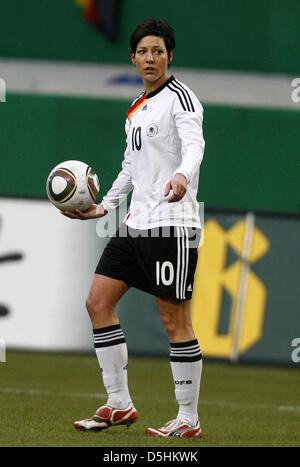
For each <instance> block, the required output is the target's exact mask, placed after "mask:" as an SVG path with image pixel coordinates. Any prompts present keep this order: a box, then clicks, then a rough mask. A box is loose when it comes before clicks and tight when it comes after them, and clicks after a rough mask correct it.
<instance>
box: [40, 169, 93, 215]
mask: <svg viewBox="0 0 300 467" xmlns="http://www.w3.org/2000/svg"><path fill="white" fill-rule="evenodd" d="M99 188H100V185H99V179H98V176H97V174H95V173H94V172H93V170H92V168H91V167H90V166H89V165H88V164H85V162H80V161H65V162H62V163H61V164H58V165H57V166H56V167H54V169H52V170H51V172H50V174H49V177H48V179H47V183H46V191H47V195H48V198H49V200H50V201H51V203H52V204H54V206H55V207H57V208H58V209H60V210H61V211H71V212H72V211H75V209H80V211H85V210H86V209H88V208H89V207H90V206H91V204H93V203H94V202H95V200H96V198H97V195H98V193H99Z"/></svg>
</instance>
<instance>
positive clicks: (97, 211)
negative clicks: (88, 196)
mask: <svg viewBox="0 0 300 467" xmlns="http://www.w3.org/2000/svg"><path fill="white" fill-rule="evenodd" d="M107 212H108V211H107V210H106V209H104V207H103V206H102V204H92V205H91V206H90V207H89V208H88V209H87V210H86V211H84V212H83V211H80V210H79V209H76V210H75V212H70V211H61V213H62V214H63V215H64V216H66V217H69V218H70V219H80V220H82V221H86V220H88V219H98V218H99V217H103V216H105V215H106V214H107Z"/></svg>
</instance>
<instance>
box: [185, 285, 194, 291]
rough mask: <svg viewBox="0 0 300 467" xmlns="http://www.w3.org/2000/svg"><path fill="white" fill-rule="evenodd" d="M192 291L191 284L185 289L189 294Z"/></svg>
mask: <svg viewBox="0 0 300 467" xmlns="http://www.w3.org/2000/svg"><path fill="white" fill-rule="evenodd" d="M192 290H193V289H192V284H190V285H189V286H188V288H187V289H186V291H187V292H191V291H192Z"/></svg>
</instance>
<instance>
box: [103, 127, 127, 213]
mask: <svg viewBox="0 0 300 467" xmlns="http://www.w3.org/2000/svg"><path fill="white" fill-rule="evenodd" d="M125 129H126V134H127V133H128V127H127V122H126V127H125ZM132 189H133V185H132V178H131V167H130V159H129V149H128V142H127V147H126V150H125V153H124V159H123V162H122V170H121V172H120V173H119V175H118V176H117V178H116V180H115V181H114V182H113V184H112V187H111V188H110V190H109V191H108V192H107V194H106V195H105V196H104V197H103V199H102V201H101V204H102V206H103V207H104V209H107V210H110V209H116V208H117V207H118V206H119V205H120V204H121V203H122V201H123V200H124V199H125V198H126V196H127V195H128V194H129V193H130V192H131V191H132Z"/></svg>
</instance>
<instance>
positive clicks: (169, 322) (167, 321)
mask: <svg viewBox="0 0 300 467" xmlns="http://www.w3.org/2000/svg"><path fill="white" fill-rule="evenodd" d="M161 320H162V323H163V325H164V328H165V330H166V332H167V334H168V337H169V339H170V340H172V337H173V336H174V333H175V328H176V327H175V323H174V320H173V319H172V316H171V315H170V314H163V313H162V314H161Z"/></svg>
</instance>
